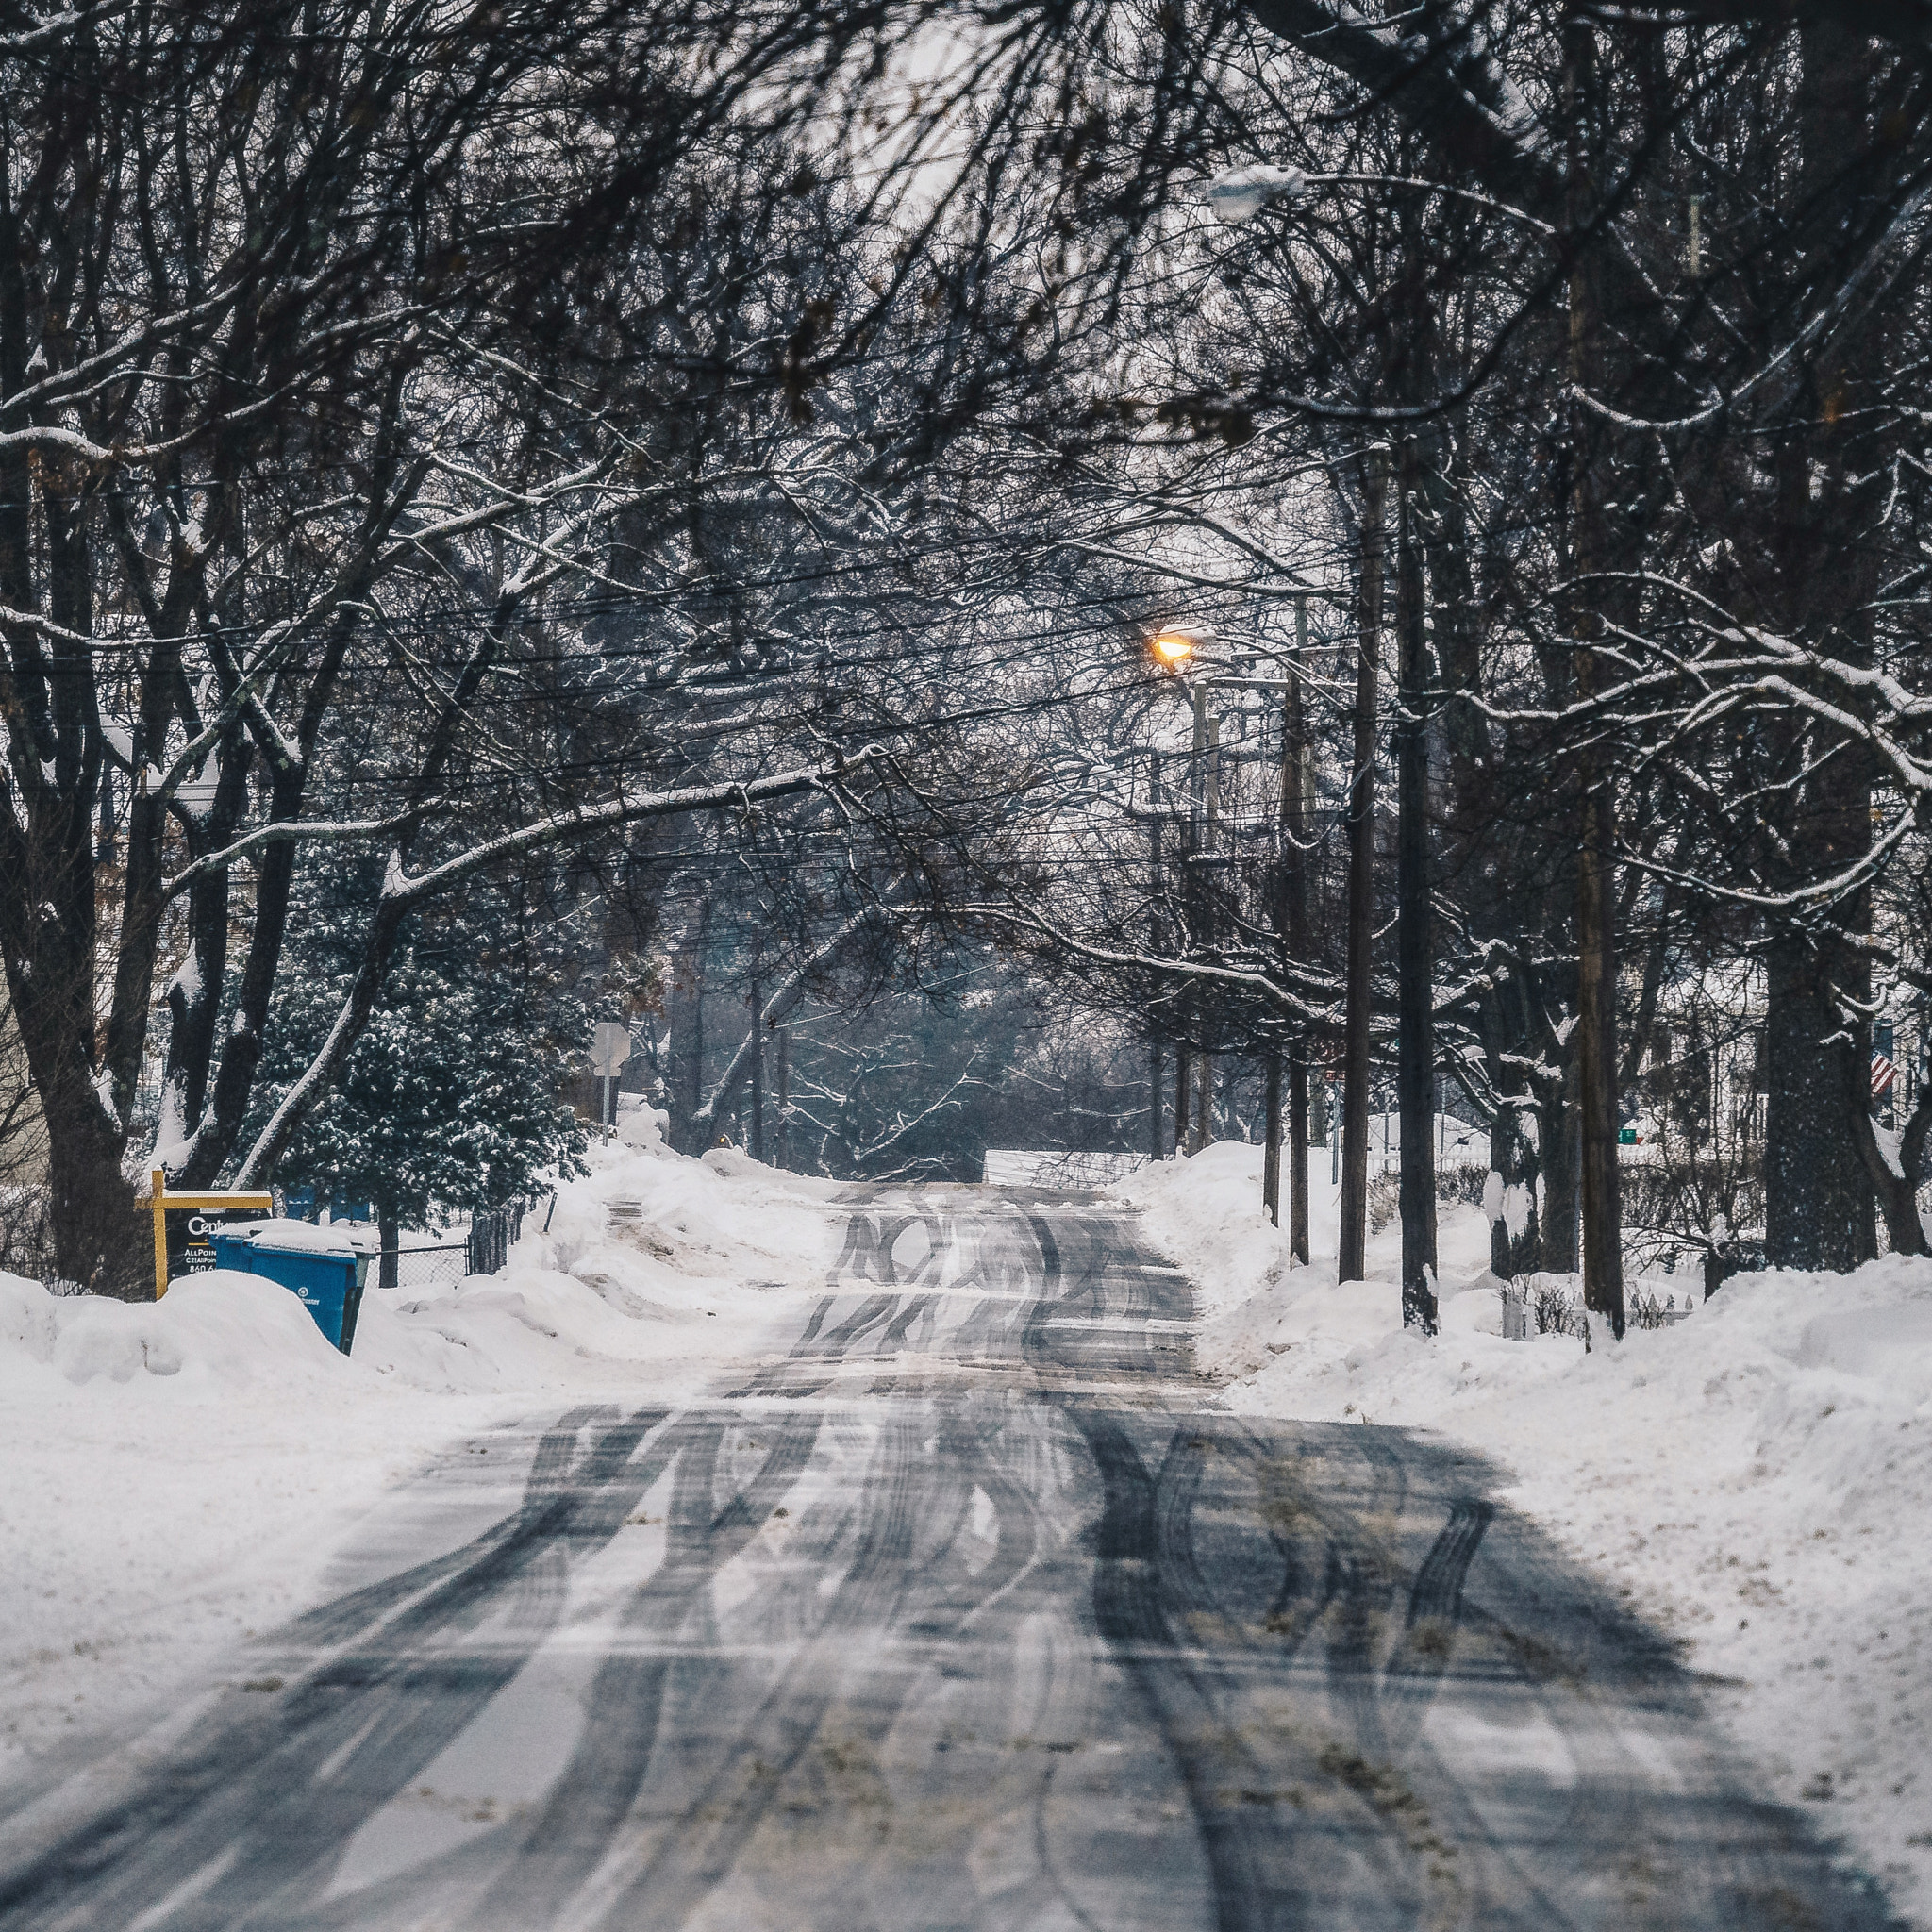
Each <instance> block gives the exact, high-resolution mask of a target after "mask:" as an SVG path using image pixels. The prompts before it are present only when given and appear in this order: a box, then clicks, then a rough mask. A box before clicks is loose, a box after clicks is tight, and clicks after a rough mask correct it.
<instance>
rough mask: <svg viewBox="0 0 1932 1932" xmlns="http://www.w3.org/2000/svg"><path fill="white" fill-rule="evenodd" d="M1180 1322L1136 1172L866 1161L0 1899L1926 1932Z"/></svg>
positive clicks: (131, 1923)
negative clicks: (694, 1314)
mask: <svg viewBox="0 0 1932 1932" xmlns="http://www.w3.org/2000/svg"><path fill="white" fill-rule="evenodd" d="M1190 1314H1191V1300H1190V1292H1189V1289H1188V1286H1187V1283H1186V1281H1185V1280H1184V1279H1183V1278H1182V1276H1181V1275H1180V1274H1178V1273H1177V1272H1176V1271H1175V1270H1174V1269H1173V1268H1170V1267H1167V1266H1165V1265H1163V1264H1162V1263H1160V1262H1158V1261H1157V1260H1156V1259H1154V1258H1153V1257H1151V1256H1150V1255H1149V1254H1148V1253H1147V1252H1146V1251H1145V1250H1143V1249H1142V1248H1141V1246H1140V1244H1139V1242H1138V1241H1137V1237H1136V1234H1135V1230H1134V1226H1133V1224H1132V1222H1131V1221H1130V1220H1129V1219H1127V1218H1126V1217H1124V1216H1123V1215H1122V1214H1121V1213H1120V1212H1119V1211H1118V1210H1116V1209H1114V1208H1109V1207H1107V1206H1105V1205H1102V1204H1096V1203H1092V1202H1082V1201H1079V1200H1077V1199H1075V1200H1067V1199H1064V1198H1062V1199H1058V1200H1055V1199H1051V1198H1047V1197H1040V1198H1032V1199H1029V1198H1027V1197H1026V1195H1025V1194H1024V1191H1014V1190H1005V1191H995V1190H990V1189H967V1188H960V1189H935V1190H908V1191H896V1192H889V1191H880V1192H876V1193H874V1194H872V1195H869V1196H861V1195H855V1199H854V1205H853V1208H852V1211H851V1217H850V1221H849V1224H848V1227H847V1230H846V1238H845V1242H844V1251H843V1253H842V1255H841V1257H840V1259H839V1262H838V1264H837V1267H836V1268H835V1269H834V1271H833V1273H832V1275H831V1277H830V1279H829V1281H828V1284H827V1292H826V1294H825V1296H824V1300H823V1301H822V1302H821V1303H820V1304H819V1305H818V1307H817V1308H816V1309H815V1311H814V1312H813V1314H812V1315H811V1318H810V1320H809V1322H808V1324H807V1325H806V1327H805V1329H804V1332H803V1333H802V1334H801V1335H800V1336H799V1337H798V1339H797V1341H796V1343H795V1345H794V1346H793V1347H792V1348H791V1352H790V1354H789V1355H788V1356H786V1357H783V1358H782V1359H777V1360H774V1361H772V1362H771V1363H769V1364H768V1365H767V1366H766V1367H765V1368H764V1369H763V1370H762V1371H760V1372H759V1373H758V1374H754V1375H752V1376H751V1377H750V1379H748V1380H746V1381H744V1382H743V1383H742V1384H741V1385H740V1386H737V1387H732V1388H721V1390H720V1392H719V1393H718V1395H717V1397H716V1398H715V1399H713V1400H709V1401H708V1402H706V1403H704V1404H702V1405H699V1406H696V1407H687V1408H682V1409H676V1410H667V1409H664V1408H661V1407H626V1406H612V1407H585V1408H578V1409H575V1410H572V1411H571V1412H569V1413H567V1414H562V1415H558V1414H554V1413H552V1414H548V1415H545V1416H542V1417H540V1418H536V1419H533V1420H532V1421H530V1422H529V1423H528V1424H527V1425H524V1426H518V1427H512V1428H507V1429H505V1430H502V1431H500V1432H499V1433H497V1434H494V1435H491V1436H489V1437H486V1438H484V1439H481V1440H479V1441H471V1442H467V1443H464V1444H462V1445H460V1446H459V1447H458V1449H456V1450H454V1451H453V1452H452V1453H451V1454H450V1455H449V1456H448V1457H445V1458H444V1460H443V1462H442V1463H441V1466H439V1467H437V1468H435V1469H433V1470H432V1471H430V1472H429V1473H427V1474H425V1477H424V1478H423V1479H421V1480H420V1481H418V1482H417V1483H415V1484H414V1485H412V1486H410V1487H409V1488H408V1490H406V1491H402V1492H400V1493H398V1494H397V1495H396V1496H395V1497H394V1498H392V1500H391V1504H390V1505H388V1506H387V1507H385V1508H384V1510H383V1511H381V1512H380V1513H379V1514H378V1517H377V1518H376V1519H375V1523H374V1524H373V1525H372V1527H371V1529H370V1531H369V1533H368V1534H367V1536H366V1537H365V1538H364V1540H363V1542H362V1544H361V1546H360V1547H358V1549H357V1550H356V1551H355V1552H354V1553H353V1554H352V1556H351V1557H349V1558H348V1559H346V1563H345V1568H344V1571H343V1574H342V1577H341V1591H340V1593H339V1594H337V1595H336V1596H335V1597H334V1598H333V1599H332V1600H331V1601H329V1602H328V1603H327V1604H326V1605H325V1607H322V1608H320V1609H317V1610H316V1611H314V1612H313V1613H311V1614H310V1615H308V1616H307V1617H304V1618H303V1619H302V1620H301V1621H299V1622H298V1623H296V1624H293V1625H292V1626H291V1627H290V1628H288V1629H286V1630H284V1631H281V1632H279V1633H277V1635H276V1636H275V1638H274V1639H273V1640H270V1641H266V1642H264V1643H263V1644H261V1645H260V1646H258V1649H256V1650H255V1651H252V1652H251V1653H250V1654H249V1655H248V1656H247V1657H245V1658H244V1659H243V1660H242V1664H241V1665H240V1666H238V1669H237V1671H236V1674H235V1677H234V1681H233V1685H232V1688H229V1689H227V1690H225V1691H222V1692H220V1693H219V1694H217V1695H215V1696H213V1697H210V1698H208V1699H205V1700H203V1701H202V1702H201V1703H200V1704H199V1705H198V1706H196V1707H195V1708H194V1709H193V1710H192V1713H190V1714H188V1715H186V1716H184V1717H183V1718H181V1719H180V1720H178V1721H177V1722H176V1723H175V1724H174V1725H173V1726H172V1727H163V1728H162V1729H160V1730H155V1729H149V1730H147V1731H145V1732H143V1733H142V1735H141V1736H139V1737H138V1738H135V1739H132V1740H129V1741H128V1742H127V1743H126V1744H125V1746H123V1747H122V1748H120V1749H118V1750H116V1751H114V1752H113V1753H111V1754H109V1755H108V1756H107V1757H104V1758H102V1759H101V1760H100V1761H99V1762H98V1763H97V1764H96V1765H95V1766H94V1767H93V1769H92V1770H91V1771H89V1772H87V1773H86V1774H76V1775H72V1776H69V1777H67V1778H66V1779H64V1780H63V1781H62V1782H60V1783H59V1784H58V1785H57V1786H55V1787H53V1788H51V1789H41V1790H24V1791H15V1792H13V1793H11V1794H10V1795H9V1797H8V1799H7V1800H6V1801H5V1809H4V1812H0V1927H4V1928H5V1932H28V1928H32V1932H55V1928H62V1932H124V1928H125V1932H191V1928H208V1932H213V1928H223V1932H237V1928H242V1927H248V1928H262V1932H268V1928H275V1932H293V1928H303V1932H308V1928H317V1932H319V1928H323V1927H344V1928H351V1927H353V1928H356V1932H391V1928H394V1932H402V1928H411V1932H415V1928H422V1932H428V1928H437V1932H443V1928H450V1932H456V1928H474V1932H548V1928H585V1932H590V1928H608V1932H674V1928H688V1932H700V1928H701V1932H808V1928H810V1932H941V1928H949V1932H950V1928H954V1927H958V1928H966V1927H973V1928H983V1932H1196V1928H1199V1932H1209V1928H1213V1932H1264V1928H1265V1932H1289V1928H1313V1932H1354V1928H1363V1932H1366V1928H1371V1927H1373V1928H1377V1932H1381V1928H1391V1932H1393V1928H1401V1932H1417V1928H1443V1932H1446V1928H1451V1927H1471V1928H1474V1927H1481V1928H1484V1932H1502V1928H1507V1927H1522V1928H1524V1932H1548V1928H1552V1927H1561V1926H1601V1927H1616V1928H1624V1932H1627V1928H1641V1927H1659V1928H1662V1927H1671V1928H1684V1927H1705V1926H1736V1927H1751V1928H1754V1932H1757V1928H1771V1927H1811V1926H1830V1927H1847V1928H1849V1927H1861V1928H1862V1927H1876V1926H1880V1925H1883V1924H1888V1923H1889V1920H1888V1918H1887V1915H1886V1914H1885V1912H1884V1911H1883V1909H1882V1908H1881V1907H1879V1906H1878V1905H1877V1904H1876V1903H1875V1902H1874V1901H1873V1900H1872V1899H1871V1898H1870V1897H1869V1896H1868V1895H1867V1894H1866V1893H1865V1892H1864V1891H1863V1890H1860V1889H1858V1888H1857V1887H1856V1886H1855V1885H1853V1884H1850V1883H1848V1882H1846V1881H1844V1880H1842V1879H1840V1878H1839V1877H1837V1876H1835V1875H1834V1874H1833V1872H1832V1870H1831V1869H1830V1867H1829V1865H1828V1863H1827V1861H1826V1859H1825V1857H1824V1856H1823V1854H1822V1853H1821V1851H1820V1850H1819V1848H1818V1847H1817V1846H1815V1845H1814V1844H1812V1843H1811V1842H1809V1841H1808V1840H1807V1837H1806V1834H1805V1827H1804V1826H1803V1824H1802V1823H1801V1822H1800V1821H1799V1820H1798V1819H1796V1818H1795V1817H1793V1816H1792V1815H1790V1814H1789V1813H1785V1812H1781V1811H1778V1810H1776V1809H1774V1808H1773V1807H1769V1806H1766V1805H1763V1804H1760V1803H1757V1802H1754V1800H1753V1799H1752V1797H1751V1796H1750V1795H1749V1794H1748V1793H1749V1787H1748V1783H1747V1780H1746V1777H1745V1775H1744V1774H1743V1773H1742V1771H1741V1770H1740V1767H1738V1766H1737V1765H1735V1764H1734V1763H1731V1762H1729V1761H1728V1760H1727V1759H1726V1758H1725V1757H1724V1753H1723V1750H1722V1748H1721V1747H1720V1745H1719V1744H1718V1742H1717V1740H1715V1738H1714V1736H1713V1735H1712V1733H1711V1731H1710V1730H1709V1728H1708V1727H1707V1725H1706V1724H1705V1723H1704V1722H1703V1720H1702V1718H1701V1715H1700V1697H1699V1692H1698V1688H1697V1686H1696V1684H1695V1682H1694V1680H1693V1679H1692V1678H1691V1676H1690V1675H1689V1674H1687V1673H1686V1672H1685V1671H1684V1669H1683V1668H1682V1666H1681V1665H1680V1664H1679V1663H1678V1662H1677V1661H1676V1660H1675V1658H1674V1656H1673V1654H1672V1653H1671V1651H1670V1650H1669V1648H1668V1647H1667V1646H1666V1645H1665V1644H1664V1643H1663V1642H1662V1641H1660V1640H1658V1639H1657V1637H1655V1636H1654V1635H1652V1634H1650V1633H1648V1632H1647V1631H1646V1630H1645V1629H1644V1628H1642V1627H1641V1625H1640V1624H1636V1623H1635V1622H1633V1621H1632V1620H1631V1619H1629V1618H1628V1617H1627V1616H1626V1615H1625V1614H1624V1613H1623V1612H1622V1611H1620V1610H1619V1609H1618V1607H1616V1605H1615V1604H1614V1602H1612V1601H1611V1600H1610V1599H1609V1598H1607V1596H1606V1595H1605V1594H1604V1592H1603V1591H1602V1590H1601V1588H1600V1587H1599V1586H1597V1585H1595V1584H1593V1583H1591V1581H1590V1580H1588V1579H1586V1578H1585V1577H1584V1576H1582V1575H1581V1574H1578V1573H1577V1572H1576V1571H1575V1570H1574V1568H1573V1567H1571V1566H1569V1565H1567V1564H1566V1563H1565V1562H1563V1561H1562V1560H1561V1559H1560V1558H1559V1557H1557V1554H1556V1552H1555V1551H1554V1550H1553V1549H1552V1548H1551V1546H1550V1545H1549V1544H1548V1543H1547V1542H1546V1541H1544V1540H1543V1539H1542V1538H1541V1537H1540V1536H1539V1535H1538V1534H1537V1533H1536V1532H1535V1531H1534V1530H1533V1529H1532V1528H1530V1527H1529V1526H1528V1525H1527V1524H1524V1523H1522V1522H1520V1521H1518V1520H1516V1519H1514V1518H1512V1517H1511V1516H1510V1515H1509V1514H1508V1513H1507V1511H1505V1510H1502V1509H1500V1508H1499V1507H1497V1506H1496V1504H1495V1503H1494V1502H1493V1500H1492V1499H1491V1493H1490V1491H1491V1487H1492V1479H1491V1474H1490V1472H1489V1471H1487V1470H1486V1469H1485V1468H1484V1467H1483V1466H1482V1464H1480V1463H1479V1462H1477V1461H1474V1460H1473V1459H1471V1458H1470V1457H1467V1456H1466V1455H1462V1454H1459V1453H1457V1451H1456V1450H1455V1449H1453V1448H1450V1447H1448V1446H1446V1445H1444V1444H1443V1443H1441V1442H1440V1441H1430V1440H1427V1439H1424V1438H1418V1437H1415V1436H1411V1435H1408V1434H1406V1433H1404V1432H1401V1431H1398V1430H1392V1429H1379V1428H1373V1427H1366V1426H1364V1427H1335V1426H1324V1425H1314V1424H1286V1423H1262V1422H1257V1421H1254V1420H1252V1419H1247V1418H1242V1417H1238V1416H1234V1415H1231V1414H1229V1413H1227V1412H1225V1411H1224V1410H1223V1409H1220V1408H1218V1407H1216V1406H1215V1404H1214V1402H1213V1400H1212V1392H1211V1391H1210V1390H1209V1389H1208V1388H1207V1387H1206V1386H1205V1385H1204V1384H1203V1383H1202V1382H1201V1381H1200V1380H1199V1379H1198V1378H1197V1377H1196V1376H1195V1374H1194V1373H1193V1370H1192V1366H1191V1350H1190V1343H1189V1319H1190Z"/></svg>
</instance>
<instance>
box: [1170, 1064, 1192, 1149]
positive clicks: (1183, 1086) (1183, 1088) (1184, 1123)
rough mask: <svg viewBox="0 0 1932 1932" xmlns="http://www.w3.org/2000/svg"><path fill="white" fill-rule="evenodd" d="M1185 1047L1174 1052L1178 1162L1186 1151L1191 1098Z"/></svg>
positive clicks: (1175, 1147)
mask: <svg viewBox="0 0 1932 1932" xmlns="http://www.w3.org/2000/svg"><path fill="white" fill-rule="evenodd" d="M1192 1071H1193V1070H1192V1067H1191V1062H1190V1059H1189V1055H1188V1049H1187V1047H1186V1046H1185V1045H1177V1046H1176V1047H1175V1048H1174V1158H1175V1159H1176V1160H1178V1159H1179V1158H1181V1156H1182V1155H1183V1154H1185V1153H1186V1152H1187V1151H1188V1150H1187V1145H1186V1142H1187V1139H1188V1118H1189V1113H1188V1102H1189V1100H1190V1099H1191V1096H1192V1089H1191V1087H1190V1085H1189V1079H1190V1076H1191V1073H1192Z"/></svg>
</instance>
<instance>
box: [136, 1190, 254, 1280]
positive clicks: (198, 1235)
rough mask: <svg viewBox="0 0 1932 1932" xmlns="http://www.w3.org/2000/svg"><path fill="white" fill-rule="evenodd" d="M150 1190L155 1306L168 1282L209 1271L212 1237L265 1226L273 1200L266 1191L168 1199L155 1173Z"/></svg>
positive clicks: (172, 1195) (212, 1249)
mask: <svg viewBox="0 0 1932 1932" xmlns="http://www.w3.org/2000/svg"><path fill="white" fill-rule="evenodd" d="M152 1185H153V1189H154V1195H153V1201H152V1207H153V1210H154V1217H155V1299H156V1301H159V1300H160V1298H161V1297H162V1296H163V1295H164V1294H166V1293H167V1291H168V1284H169V1283H170V1282H171V1281H179V1280H180V1278H181V1277H182V1276H183V1275H184V1274H206V1273H207V1271H208V1269H210V1268H212V1267H213V1266H214V1265H215V1236H216V1235H217V1234H218V1233H219V1232H220V1231H221V1230H222V1229H224V1228H227V1227H235V1226H239V1225H240V1224H242V1222H245V1221H266V1220H267V1219H268V1218H269V1216H270V1215H271V1214H273V1213H274V1212H275V1196H274V1195H273V1194H271V1193H268V1192H266V1191H263V1192H260V1193H256V1192H253V1191H244V1192H241V1193H235V1192H227V1193H213V1194H171V1193H169V1192H168V1176H167V1174H165V1173H164V1172H163V1171H162V1170H161V1169H160V1168H156V1169H155V1170H154V1173H153V1175H152Z"/></svg>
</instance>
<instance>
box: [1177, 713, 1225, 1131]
mask: <svg viewBox="0 0 1932 1932" xmlns="http://www.w3.org/2000/svg"><path fill="white" fill-rule="evenodd" d="M1192 697H1193V702H1194V738H1193V747H1192V757H1191V761H1190V768H1189V774H1188V800H1189V812H1188V833H1189V839H1188V845H1189V850H1188V888H1187V897H1188V905H1189V908H1190V910H1191V915H1192V918H1193V922H1194V924H1195V927H1196V936H1197V937H1198V936H1199V928H1200V927H1201V926H1202V925H1203V924H1205V923H1206V916H1207V910H1208V878H1207V874H1206V873H1205V872H1204V871H1203V869H1202V866H1201V860H1202V858H1203V857H1204V856H1205V855H1206V854H1208V853H1209V852H1211V851H1212V850H1213V849H1214V832H1215V820H1216V818H1217V817H1218V816H1219V809H1218V808H1219V806H1220V803H1221V800H1220V797H1219V795H1218V794H1219V791H1220V786H1219V782H1218V781H1219V775H1220V774H1219V773H1218V771H1217V770H1216V769H1215V765H1216V760H1215V758H1214V745H1215V740H1216V737H1217V736H1218V734H1217V732H1216V730H1215V726H1214V723H1213V721H1212V720H1211V719H1209V717H1208V685H1207V681H1206V680H1205V679H1204V678H1200V677H1197V678H1196V679H1195V680H1194V685H1193V691H1192ZM1193 1004H1194V1008H1195V1013H1196V1017H1199V1011H1200V1002H1199V1001H1198V999H1197V1000H1196V1001H1195V1002H1193ZM1188 1058H1189V1072H1190V1074H1191V1076H1192V1081H1193V1088H1192V1099H1193V1107H1192V1109H1191V1111H1190V1110H1188V1109H1187V1108H1186V1107H1185V1105H1183V1108H1182V1110H1181V1111H1180V1112H1179V1113H1178V1114H1177V1115H1176V1116H1175V1119H1174V1138H1175V1140H1176V1141H1178V1140H1179V1138H1180V1134H1181V1130H1182V1127H1183V1125H1185V1127H1186V1129H1187V1136H1188V1152H1189V1153H1190V1154H1198V1153H1200V1151H1201V1150H1202V1148H1204V1147H1205V1146H1207V1144H1208V1124H1209V1122H1210V1120H1211V1118H1212V1108H1213V1099H1212V1094H1213V1088H1214V1061H1213V1058H1212V1057H1211V1056H1210V1055H1208V1054H1207V1053H1203V1052H1193V1053H1191V1054H1190V1055H1189V1057H1188Z"/></svg>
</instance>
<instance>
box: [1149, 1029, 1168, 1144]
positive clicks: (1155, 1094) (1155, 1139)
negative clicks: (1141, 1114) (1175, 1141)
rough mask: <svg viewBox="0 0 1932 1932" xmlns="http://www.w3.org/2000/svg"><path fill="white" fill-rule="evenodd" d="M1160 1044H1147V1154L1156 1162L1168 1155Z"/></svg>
mask: <svg viewBox="0 0 1932 1932" xmlns="http://www.w3.org/2000/svg"><path fill="white" fill-rule="evenodd" d="M1161 1065H1162V1059H1161V1052H1160V1042H1159V1041H1158V1040H1150V1041H1148V1042H1147V1152H1148V1154H1149V1155H1150V1156H1151V1157H1152V1158H1154V1159H1156V1160H1159V1159H1161V1158H1164V1157H1165V1155H1166V1153H1167V1148H1166V1145H1165V1142H1164V1138H1163V1136H1162V1134H1161V1128H1160V1074H1161Z"/></svg>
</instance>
